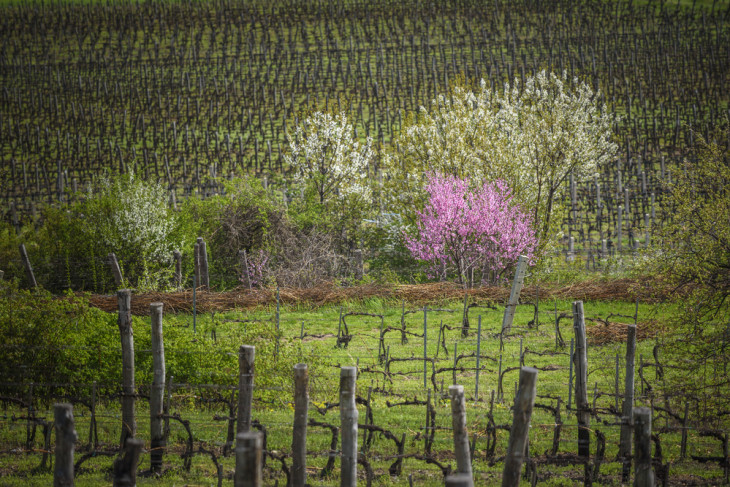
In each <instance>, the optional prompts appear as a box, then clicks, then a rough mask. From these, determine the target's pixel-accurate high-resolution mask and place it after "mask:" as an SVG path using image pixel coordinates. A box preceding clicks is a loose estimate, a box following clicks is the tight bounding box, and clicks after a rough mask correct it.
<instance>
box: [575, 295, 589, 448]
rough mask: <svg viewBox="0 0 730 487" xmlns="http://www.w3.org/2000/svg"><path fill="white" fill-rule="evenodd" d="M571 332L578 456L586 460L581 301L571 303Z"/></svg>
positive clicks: (585, 356)
mask: <svg viewBox="0 0 730 487" xmlns="http://www.w3.org/2000/svg"><path fill="white" fill-rule="evenodd" d="M573 331H574V332H575V355H574V356H573V360H574V362H575V407H576V415H577V418H578V455H579V456H581V457H585V458H588V457H589V456H590V448H591V431H590V425H591V411H590V405H589V403H588V354H587V352H588V351H587V348H586V323H585V319H584V316H583V301H574V302H573Z"/></svg>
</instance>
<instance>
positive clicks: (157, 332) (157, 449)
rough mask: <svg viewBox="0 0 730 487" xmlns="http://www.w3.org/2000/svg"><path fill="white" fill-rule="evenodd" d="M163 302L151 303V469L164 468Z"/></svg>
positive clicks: (156, 470) (157, 470) (158, 469)
mask: <svg viewBox="0 0 730 487" xmlns="http://www.w3.org/2000/svg"><path fill="white" fill-rule="evenodd" d="M162 306H163V305H162V303H151V304H150V315H151V321H152V336H151V338H152V388H151V389H150V441H151V445H150V448H151V452H150V457H151V458H150V469H151V470H152V471H154V472H159V471H160V470H162V454H163V453H164V449H165V435H164V428H163V426H164V421H163V419H162V415H163V413H164V396H165V345H164V342H163V340H162Z"/></svg>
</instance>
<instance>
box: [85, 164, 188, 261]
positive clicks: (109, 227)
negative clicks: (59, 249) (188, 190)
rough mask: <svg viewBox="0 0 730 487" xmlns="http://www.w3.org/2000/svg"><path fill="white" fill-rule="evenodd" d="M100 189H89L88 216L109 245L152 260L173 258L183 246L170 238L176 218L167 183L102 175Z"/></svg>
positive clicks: (115, 250) (102, 239)
mask: <svg viewBox="0 0 730 487" xmlns="http://www.w3.org/2000/svg"><path fill="white" fill-rule="evenodd" d="M96 189H97V192H96V194H94V193H92V192H91V189H89V194H88V201H89V202H90V204H89V205H88V207H87V209H88V210H89V211H90V213H91V214H89V215H88V217H89V218H90V219H91V220H92V221H93V224H94V226H95V227H96V228H95V230H96V231H95V234H96V237H97V238H98V239H99V240H100V241H101V242H102V243H103V244H104V246H105V247H106V248H108V249H109V250H110V251H114V252H116V253H117V254H118V255H119V256H125V257H128V258H129V257H133V258H135V259H140V260H144V261H146V262H148V263H152V262H159V263H162V262H166V263H169V262H170V261H171V259H172V252H173V250H174V249H175V248H179V245H177V246H176V245H175V244H174V243H173V242H172V241H171V238H170V236H171V234H172V232H173V230H174V218H172V217H171V216H170V214H169V209H168V205H167V193H166V191H165V188H164V187H163V185H161V184H149V183H145V182H144V181H141V180H136V179H135V178H134V175H133V174H130V175H129V176H128V178H117V179H114V180H109V179H107V178H101V179H100V181H99V182H98V185H97V188H96Z"/></svg>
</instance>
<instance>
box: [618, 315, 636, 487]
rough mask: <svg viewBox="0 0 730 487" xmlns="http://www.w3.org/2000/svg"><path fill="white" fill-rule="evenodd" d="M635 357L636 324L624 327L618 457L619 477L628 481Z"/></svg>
mask: <svg viewBox="0 0 730 487" xmlns="http://www.w3.org/2000/svg"><path fill="white" fill-rule="evenodd" d="M635 359H636V325H627V327H626V377H625V381H624V402H623V405H622V407H621V436H620V438H619V458H620V459H622V461H623V468H622V470H621V479H622V481H623V482H628V481H629V476H630V474H631V429H632V427H633V409H634V361H635Z"/></svg>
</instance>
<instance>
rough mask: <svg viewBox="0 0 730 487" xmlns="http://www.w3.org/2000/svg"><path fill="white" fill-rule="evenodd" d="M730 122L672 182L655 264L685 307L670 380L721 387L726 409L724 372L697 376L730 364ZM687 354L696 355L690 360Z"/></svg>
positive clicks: (682, 386)
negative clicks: (701, 371) (704, 368)
mask: <svg viewBox="0 0 730 487" xmlns="http://www.w3.org/2000/svg"><path fill="white" fill-rule="evenodd" d="M728 136H730V126H729V127H725V128H724V129H723V130H722V131H720V132H719V134H718V138H717V140H719V141H721V142H717V141H705V140H702V139H701V140H700V142H699V144H698V148H697V151H696V153H695V154H693V157H692V158H691V159H690V160H688V161H687V162H685V164H684V167H683V168H682V170H681V171H678V174H676V175H675V176H674V181H673V183H671V184H669V185H668V187H667V190H668V192H669V205H667V208H668V210H667V212H668V214H667V215H664V220H663V221H665V222H666V223H665V224H664V225H662V226H660V227H659V228H657V234H658V237H659V241H660V246H659V248H658V250H656V251H655V252H654V253H653V254H651V255H650V257H651V259H650V260H649V261H648V264H647V270H648V271H649V272H652V273H654V274H656V275H658V276H661V277H662V278H664V279H665V280H667V281H668V282H669V284H670V285H671V286H672V287H673V289H675V291H676V293H677V297H678V298H679V299H680V301H681V303H682V306H681V309H680V312H679V313H678V314H677V316H676V318H675V319H674V320H672V326H673V330H674V336H673V338H672V340H668V341H667V344H666V349H667V351H668V353H669V355H670V357H671V358H672V361H673V367H672V368H671V369H670V371H669V374H668V375H669V377H668V381H670V382H671V383H672V385H673V386H674V388H675V389H676V390H685V391H687V392H688V393H690V394H693V395H699V393H700V390H701V389H702V388H707V387H718V388H721V389H720V390H723V391H724V392H725V393H724V394H717V395H716V396H715V400H716V404H715V406H716V407H717V408H718V409H719V410H726V409H727V408H728V407H730V402H729V401H728V397H730V395H728V392H730V391H728V389H727V384H726V382H725V379H724V374H721V375H720V376H718V375H717V374H710V375H711V376H712V377H711V378H709V379H708V381H705V380H703V381H699V380H697V379H698V378H697V370H699V368H700V367H702V366H703V365H704V366H705V367H706V366H707V365H710V366H711V367H713V368H716V367H721V368H723V369H724V370H726V369H727V366H728V364H729V363H730V351H729V350H730V349H729V347H728V345H730V328H728V322H730V304H729V303H728V297H730V189H729V188H730V186H729V185H730V146H728V145H724V144H728V141H730V138H728ZM687 357H692V361H691V362H688V361H687V360H686V359H687Z"/></svg>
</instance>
